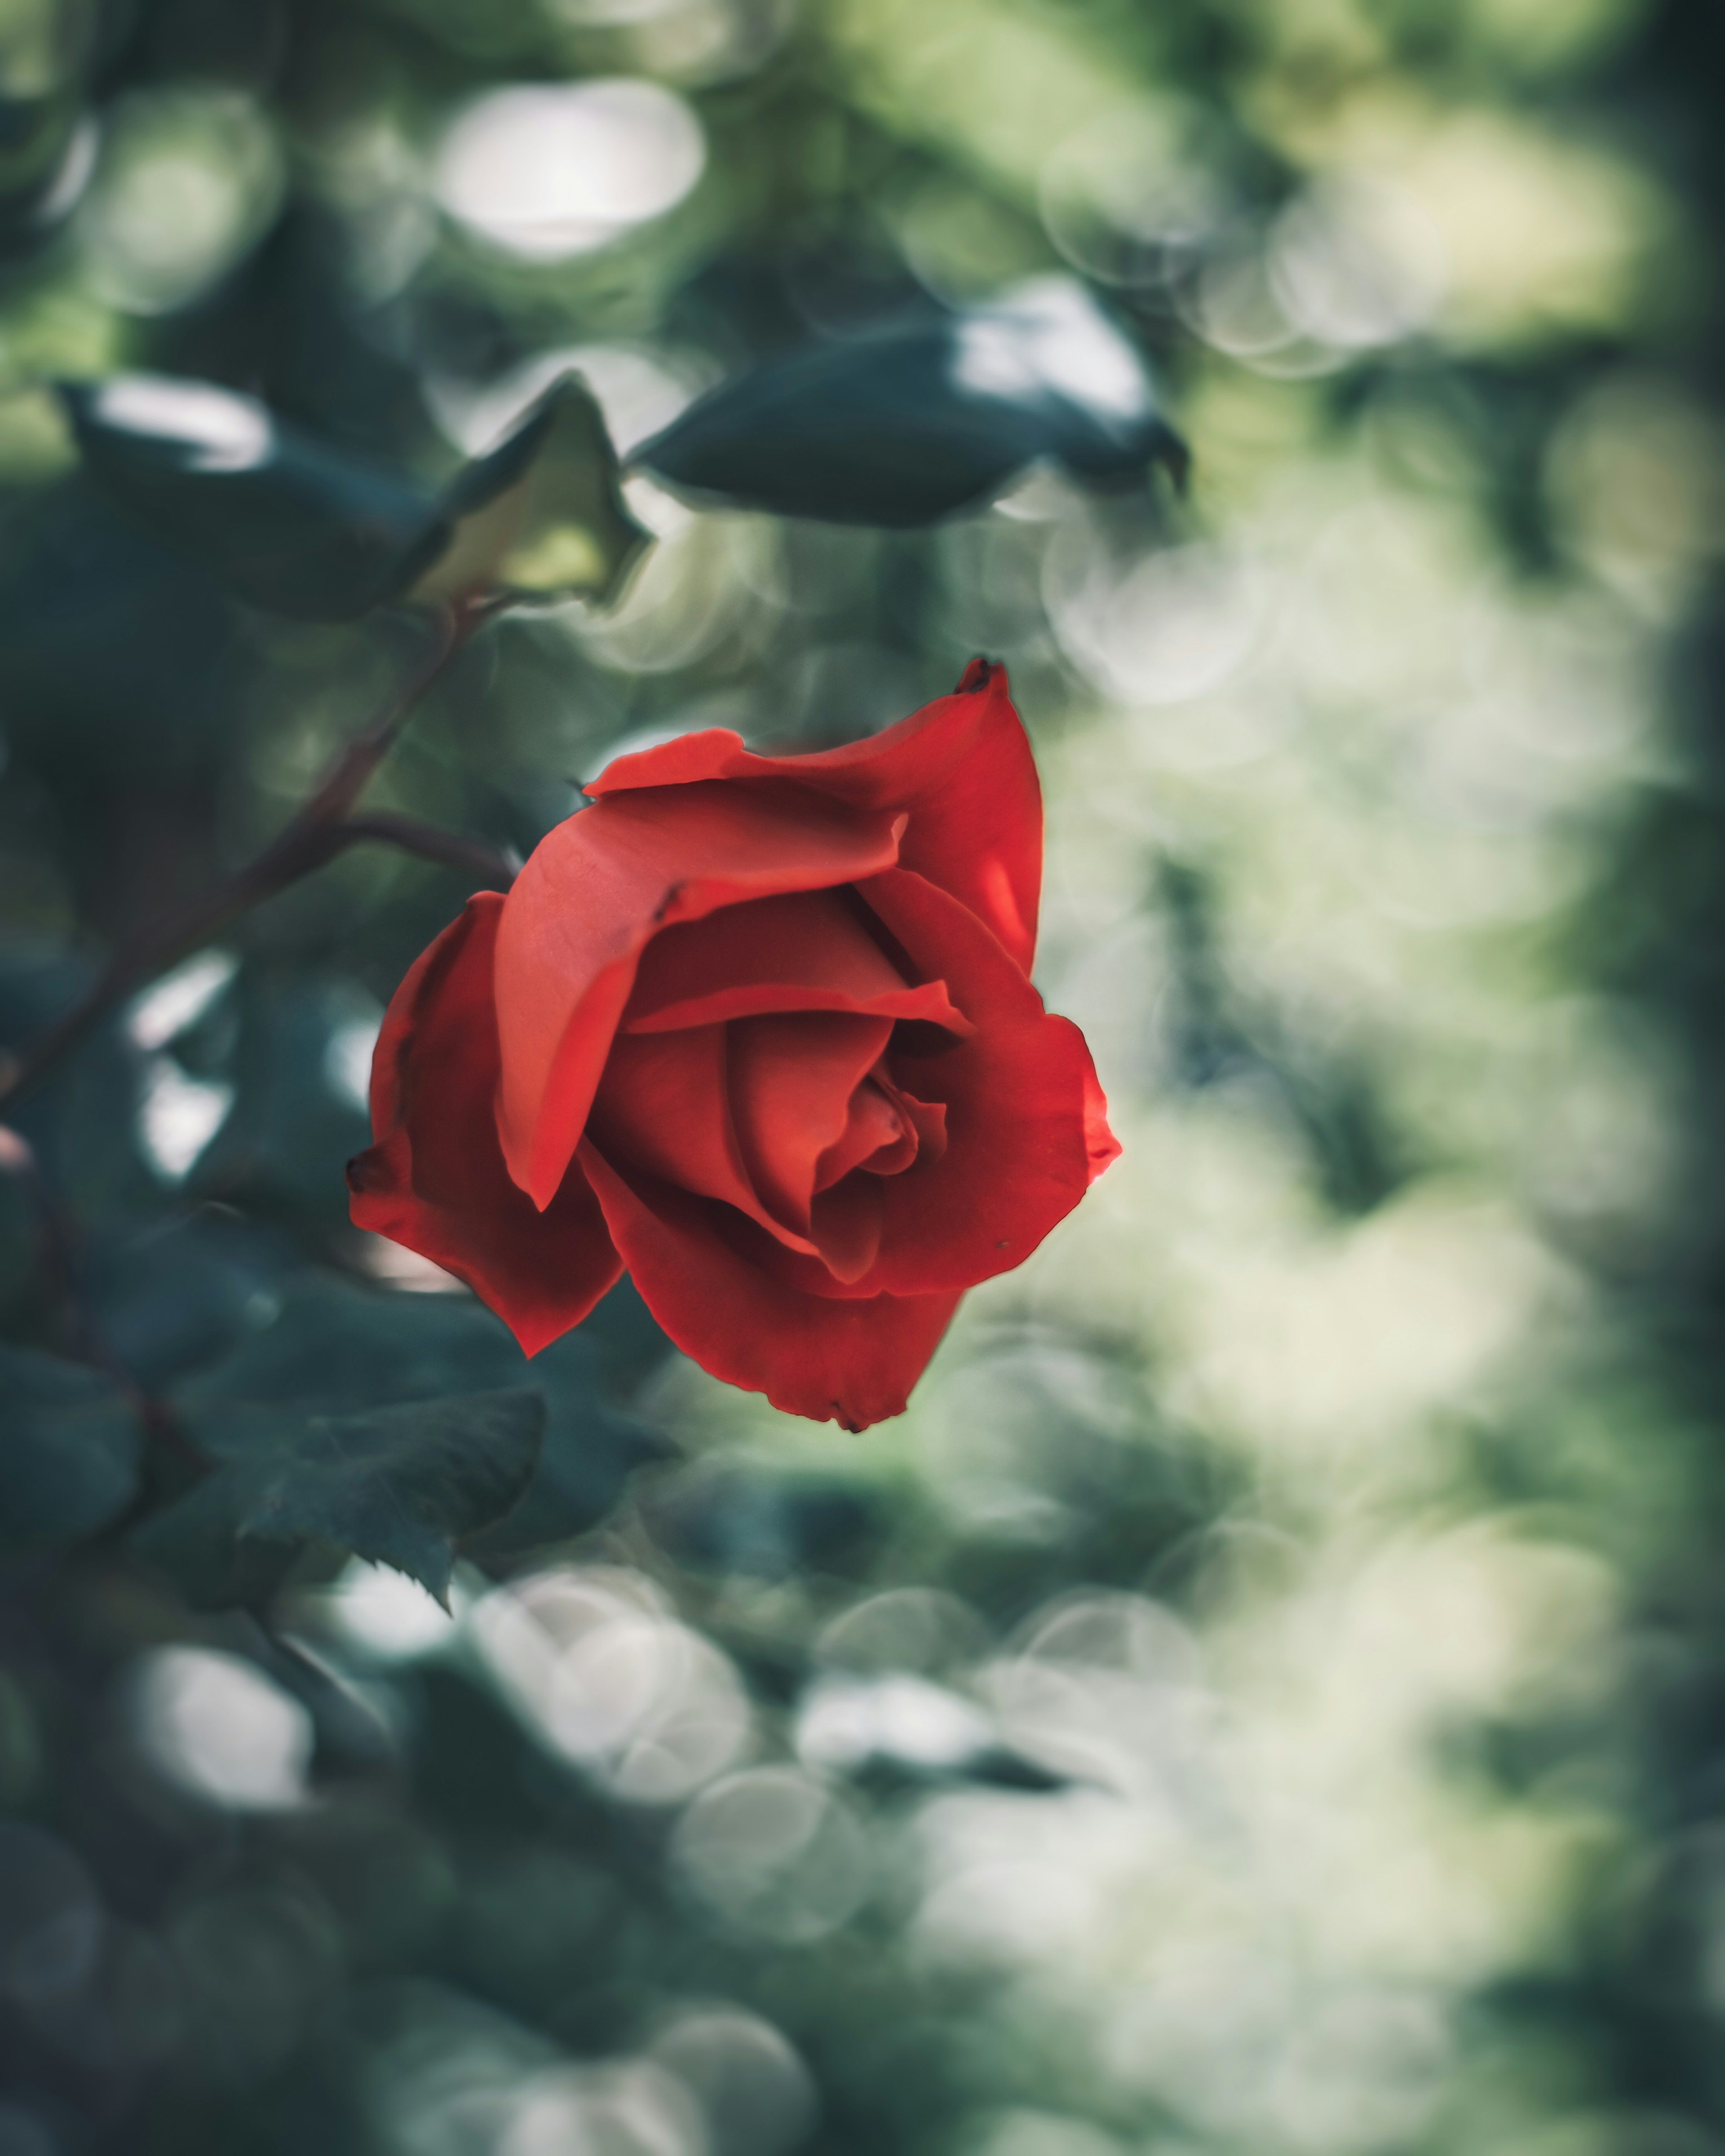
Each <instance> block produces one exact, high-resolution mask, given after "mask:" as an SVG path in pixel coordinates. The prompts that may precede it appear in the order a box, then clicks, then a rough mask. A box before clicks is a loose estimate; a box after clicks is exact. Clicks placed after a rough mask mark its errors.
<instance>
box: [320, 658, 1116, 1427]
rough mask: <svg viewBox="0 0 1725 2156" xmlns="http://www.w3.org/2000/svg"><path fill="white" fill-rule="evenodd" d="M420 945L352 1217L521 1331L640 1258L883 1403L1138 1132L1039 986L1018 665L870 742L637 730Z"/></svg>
mask: <svg viewBox="0 0 1725 2156" xmlns="http://www.w3.org/2000/svg"><path fill="white" fill-rule="evenodd" d="M587 791H588V793H589V794H591V795H592V796H593V797H594V798H593V806H592V807H591V808H587V809H584V810H583V811H582V812H581V813H580V814H577V815H574V816H572V817H570V818H569V819H568V821H567V823H564V824H559V825H558V826H557V829H555V830H554V831H552V832H551V833H550V834H549V835H548V836H547V838H546V839H544V840H543V841H542V844H540V846H539V847H538V849H537V850H536V852H535V854H534V855H533V857H532V859H531V860H530V861H529V862H528V863H527V865H526V867H525V868H524V869H523V870H522V871H521V875H520V877H519V878H518V879H517V880H516V885H515V888H514V889H513V890H512V891H511V892H510V893H509V895H508V896H507V897H506V898H504V897H499V896H497V895H496V894H495V893H494V892H490V891H485V892H481V893H480V895H479V896H477V897H475V898H473V899H470V901H468V905H467V909H466V911H465V912H464V913H463V914H462V916H461V917H460V918H459V920H458V921H454V922H453V923H452V924H451V926H450V927H448V928H446V929H445V930H444V932H443V934H442V935H441V936H439V937H438V939H437V941H436V942H434V944H433V945H432V946H431V947H430V949H429V950H428V951H426V952H424V954H423V955H422V956H421V957H420V958H419V959H418V961H417V962H416V963H415V964H414V965H413V968H412V969H411V970H410V971H409V973H408V977H407V978H406V979H405V980H404V981H403V983H402V984H401V986H400V988H398V990H397V991H396V994H395V999H394V1001H393V1003H392V1004H390V1006H389V1010H388V1015H387V1016H386V1017H385V1019H384V1021H383V1029H382V1034H381V1035H380V1036H379V1039H378V1042H377V1056H376V1060H375V1061H374V1063H373V1065H372V1131H373V1133H374V1135H375V1138H376V1142H375V1144H373V1145H372V1147H371V1149H370V1150H369V1151H368V1152H364V1153H362V1154H361V1155H360V1156H359V1158H358V1159H357V1160H356V1161H355V1162H354V1163H353V1164H352V1168H351V1169H350V1170H349V1179H350V1181H351V1182H352V1186H353V1193H354V1195H353V1218H354V1219H355V1221H356V1222H357V1224H358V1225H359V1226H361V1227H362V1228H370V1229H374V1230H376V1232H377V1233H378V1234H379V1235H389V1236H393V1238H394V1240H396V1241H397V1242H398V1243H405V1244H406V1245H408V1248H409V1249H410V1250H418V1251H419V1252H421V1253H422V1254H423V1255H424V1256H426V1257H428V1258H430V1259H432V1260H434V1261H435V1262H436V1263H437V1264H438V1265H443V1266H445V1267H447V1268H448V1270H449V1271H451V1272H453V1273H455V1274H457V1275H459V1277H460V1278H461V1279H463V1280H464V1281H466V1282H467V1283H468V1285H469V1286H470V1287H472V1288H473V1290H474V1291H475V1293H476V1294H478V1295H479V1296H481V1297H483V1299H484V1300H485V1301H486V1302H488V1303H489V1304H490V1306H491V1307H492V1309H494V1310H495V1312H497V1313H498V1315H499V1316H500V1317H502V1318H504V1319H505V1320H506V1322H507V1323H508V1324H509V1325H510V1326H511V1327H512V1328H513V1329H514V1332H515V1333H516V1337H517V1338H518V1339H519V1340H520V1342H521V1346H522V1347H523V1348H525V1349H526V1352H527V1353H528V1354H530V1355H531V1354H533V1353H536V1351H537V1350H538V1349H539V1348H541V1347H544V1346H545V1345H546V1343H547V1342H548V1341H551V1340H553V1339H555V1338H556V1337H557V1335H558V1334H559V1333H561V1332H566V1331H567V1329H568V1327H570V1326H572V1325H575V1324H578V1322H580V1320H581V1319H582V1318H583V1317H585V1316H586V1315H587V1313H588V1311H589V1310H591V1309H592V1307H593V1304H594V1303H595V1302H596V1301H598V1298H599V1297H600V1296H602V1295H603V1293H604V1292H605V1291H606V1289H607V1288H608V1287H609V1286H611V1285H612V1283H613V1282H614V1281H615V1280H616V1279H617V1277H618V1276H619V1273H620V1272H621V1271H622V1270H623V1269H624V1266H627V1267H628V1269H629V1271H630V1272H631V1273H632V1274H633V1275H634V1280H635V1285H636V1286H637V1287H639V1290H640V1291H641V1294H642V1295H643V1296H644V1298H645V1300H646V1302H647V1305H648V1306H649V1309H650V1310H651V1311H652V1312H653V1313H654V1315H655V1317H657V1318H658V1320H659V1322H660V1324H661V1325H662V1326H663V1327H665V1331H666V1332H668V1333H669V1334H670V1337H671V1338H672V1339H673V1340H675V1342H676V1343H677V1345H678V1346H679V1347H681V1348H682V1349H683V1350H684V1351H685V1353H687V1354H690V1355H691V1356H693V1357H694V1358H695V1360H696V1362H697V1363H701V1365H702V1367H703V1368H706V1369H708V1370H711V1372H712V1373H713V1374H714V1375H715V1376H716V1377H719V1378H725V1379H726V1380H727V1381H728V1382H729V1383H732V1384H735V1385H742V1386H746V1387H747V1388H748V1389H751V1390H752V1391H755V1392H763V1393H765V1394H767V1395H768V1398H769V1399H771V1400H772V1401H773V1404H775V1405H776V1406H778V1407H781V1408H787V1409H790V1410H791V1412H792V1413H793V1414H803V1415H809V1416H812V1417H814V1419H817V1420H824V1419H829V1418H833V1419H837V1420H838V1421H839V1422H841V1423H843V1424H845V1427H846V1428H847V1429H850V1430H861V1429H864V1428H865V1427H866V1426H867V1424H870V1423H871V1422H878V1421H879V1420H880V1419H881V1418H882V1417H883V1416H886V1415H893V1414H900V1413H901V1412H902V1410H903V1408H904V1405H905V1399H906V1394H908V1393H909V1391H910V1389H911V1386H912V1385H913V1384H914V1383H915V1382H916V1378H918V1377H919V1376H920V1374H921V1373H922V1368H923V1366H924V1365H925V1364H926V1363H927V1361H928V1358H929V1357H930V1356H931V1355H932V1353H933V1352H934V1348H935V1345H936V1343H937V1342H938V1340H939V1339H940V1337H941V1335H942V1332H945V1330H946V1328H947V1322H948V1321H949V1320H950V1319H951V1317H952V1312H953V1311H954V1310H955V1309H956V1307H957V1303H958V1299H959V1297H960V1296H961V1295H962V1294H963V1291H964V1290H965V1289H966V1288H968V1287H971V1286H974V1285H975V1283H976V1282H977V1281H981V1280H986V1279H988V1276H990V1275H991V1274H993V1273H999V1272H1005V1271H1007V1270H1009V1268H1010V1267H1012V1266H1014V1265H1017V1264H1019V1262H1020V1260H1023V1259H1024V1258H1025V1257H1027V1256H1028V1255H1029V1253H1030V1252H1031V1251H1032V1250H1034V1248H1035V1247H1036V1245H1037V1244H1038V1243H1040V1241H1041V1240H1042V1238H1043V1237H1044V1236H1045V1235H1046V1234H1047V1233H1048V1231H1049V1229H1050V1228H1052V1227H1053V1226H1054V1224H1055V1222H1056V1221H1057V1220H1059V1219H1061V1218H1062V1217H1063V1216H1064V1215H1065V1214H1067V1213H1069V1212H1070V1210H1071V1209H1072V1208H1073V1207H1074V1206H1075V1205H1076V1204H1077V1203H1078V1200H1079V1199H1080V1198H1081V1196H1082V1195H1083V1193H1084V1191H1085V1188H1086V1185H1087V1184H1088V1183H1091V1181H1092V1180H1093V1178H1095V1177H1096V1175H1098V1174H1099V1173H1101V1170H1102V1169H1103V1168H1106V1166H1107V1164H1108V1163H1109V1162H1110V1161H1111V1159H1113V1158H1114V1156H1115V1154H1116V1153H1117V1152H1118V1151H1119V1149H1120V1148H1119V1147H1118V1146H1117V1144H1116V1142H1115V1141H1114V1138H1113V1137H1112V1135H1111V1133H1110V1132H1109V1129H1108V1126H1107V1123H1106V1119H1105V1103H1104V1101H1103V1099H1102V1095H1101V1088H1100V1087H1099V1086H1098V1085H1097V1083H1096V1072H1095V1070H1094V1069H1093V1068H1092V1066H1091V1060H1090V1053H1089V1050H1087V1049H1086V1046H1085V1045H1084V1039H1083V1036H1082V1034H1080V1033H1079V1031H1078V1029H1077V1028H1076V1026H1073V1025H1070V1024H1068V1023H1067V1021H1066V1020H1065V1019H1060V1018H1051V1017H1050V1016H1049V1015H1048V1014H1047V1013H1045V1011H1044V1009H1043V1008H1042V1000H1041V998H1040V996H1038V994H1037V993H1036V991H1035V990H1034V988H1032V987H1031V985H1030V983H1029V978H1028V969H1029V963H1030V959H1031V956H1032V953H1033V952H1034V947H1035V940H1036V905H1037V896H1038V891H1039V888H1040V883H1041V875H1042V800H1041V793H1040V789H1039V788H1038V786H1037V783H1036V770H1035V766H1034V763H1033V762H1032V761H1031V757H1030V748H1029V742H1027V741H1026V740H1025V738H1024V729H1023V727H1022V726H1020V724H1019V716H1018V714H1017V712H1016V711H1014V709H1013V706H1012V701H1011V699H1010V697H1009V696H1008V694H1007V686H1006V675H1005V673H1004V670H1002V669H1001V668H999V667H998V666H991V665H988V662H987V661H986V660H976V661H975V662H974V663H973V665H971V667H970V669H969V670H968V672H967V673H966V675H965V676H964V679H963V681H962V682H961V683H960V685H959V687H958V690H957V693H956V694H955V695H953V696H942V698H941V699H940V700H939V701H938V702H937V703H933V704H930V705H928V706H926V707H925V708H924V709H923V710H922V711H916V712H914V713H913V714H912V715H911V717H909V718H907V719H904V720H901V721H900V722H899V724H898V725H896V726H891V727H889V728H888V729H887V731H886V732H885V733H883V734H880V735H877V736H875V738H873V739H872V740H870V741H864V742H856V743H855V745H854V746H852V747H846V748H839V749H832V750H829V751H827V752H824V753H823V754H821V755H818V756H788V757H768V756H755V755H752V754H751V753H750V752H749V751H747V749H745V748H744V747H743V746H742V742H741V740H740V739H739V738H738V737H737V735H736V734H733V733H727V732H721V731H715V732H708V733H697V734H687V735H685V736H684V737H683V738H682V739H681V740H680V741H674V742H667V743H666V744H665V746H664V747H662V748H653V749H646V750H644V751H642V752H640V753H639V754H638V755H634V756H625V757H619V759H618V760H617V762H614V764H612V765H611V766H610V767H609V768H608V770H607V771H606V772H605V773H604V774H603V777H602V778H598V779H596V780H595V781H594V782H593V784H592V785H591V786H589V787H588V789H587Z"/></svg>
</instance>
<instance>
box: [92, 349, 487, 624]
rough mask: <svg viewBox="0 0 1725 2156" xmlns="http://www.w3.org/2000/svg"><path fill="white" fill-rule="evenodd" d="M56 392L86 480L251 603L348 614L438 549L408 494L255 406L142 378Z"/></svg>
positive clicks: (431, 517) (444, 531)
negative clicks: (81, 457) (68, 418)
mask: <svg viewBox="0 0 1725 2156" xmlns="http://www.w3.org/2000/svg"><path fill="white" fill-rule="evenodd" d="M60 394H61V396H62V398H63V399H64V403H65V406H66V409H67V411H68V412H69V414H70V416H71V420H72V425H73V429H74V433H75V434H76V435H77V438H78V442H79V446H80V449H82V451H83V453H84V461H85V469H86V470H87V471H88V472H89V473H90V475H91V477H92V478H93V479H95V480H96V481H97V482H98V484H99V485H101V486H102V487H103V488H104V489H105V491H106V492H107V493H108V494H109V495H111V496H112V498H113V499H114V500H116V501H117V502H118V503H119V504H120V505H121V506H122V507H123V508H125V509H126V510H127V511H130V512H131V515H132V516H135V517H136V518H137V519H138V520H139V521H141V523H143V524H144V525H145V526H146V527H147V528H148V530H149V531H151V533H152V534H153V535H154V536H156V537H157V538H159V539H161V540H162V541H164V542H167V544H169V545H170V546H172V547H177V549H178V550H179V551H180V552H182V553H186V554H189V555H191V556H192V557H193V558H195V559H196V560H197V561H198V562H200V563H201V564H202V565H203V567H206V568H208V569H209V570H210V571H212V572H213V573H214V574H215V575H216V576H218V577H220V578H221V580H222V581H223V583H225V584H226V585H227V586H228V588H229V589H230V590H232V591H234V592H236V593H239V596H240V597H241V598H244V599H249V600H250V601H251V603H253V604H254V605H255V606H260V607H265V608H269V609H270V611H271V612H273V613H284V614H290V615H293V616H295V617H297V618H298V619H303V620H308V621H350V620H353V619H357V617H358V616H359V615H361V614H362V613H367V612H368V611H369V610H370V609H371V608H372V607H374V606H377V605H378V604H380V603H382V601H384V600H386V599H388V598H393V597H394V596H396V595H397V594H398V593H400V592H401V591H403V589H405V588H406V587H407V586H408V584H410V583H412V582H413V579H414V578H415V577H417V576H418V574H419V573H420V572H421V571H422V570H424V568H426V567H428V566H429V564H430V562H432V561H434V559H435V558H436V557H437V555H438V554H439V552H441V551H442V549H443V548H444V546H446V545H447V543H448V541H449V528H448V526H446V525H445V524H444V521H443V520H442V518H441V517H440V516H439V513H438V511H437V509H436V506H435V505H434V503H433V502H432V501H431V500H429V498H428V497H427V496H426V495H424V493H422V492H421V491H420V490H419V489H418V488H417V487H415V486H413V485H409V484H408V482H407V481H406V480H403V479H400V478H398V477H397V476H396V475H394V474H393V473H392V472H388V471H383V470H377V469H376V468H374V467H372V466H371V465H367V464H365V463H364V462H362V460H361V459H357V458H354V457H352V456H349V455H347V454H344V453H343V452H341V451H339V450H336V449H331V448H328V447H326V445H325V444H323V443H321V442H319V441H317V440H316V439H313V438H312V437H311V436H310V435H307V434H301V433H300V431H299V430H298V429H296V428H294V427H290V426H289V425H287V424H285V423H284V422H283V421H281V420H280V419H278V418H275V415H274V414H273V413H271V412H270V410H269V409H268V408H266V407H265V406H264V405H263V404H260V403H258V401H257V400H256V398H251V397H242V396H239V395H238V394H237V393H235V392H234V391H232V390H229V389H222V388H217V387H216V386H215V385H214V384H213V383H212V382H193V381H182V380H176V379H173V378H171V377H167V376H162V375H148V374H122V375H116V376H115V377H112V378H111V379H110V380H109V381H107V382H101V383H99V384H96V385H95V386H93V387H92V386H88V385H75V384H67V385H65V386H64V387H63V388H62V389H61V392H60Z"/></svg>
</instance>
